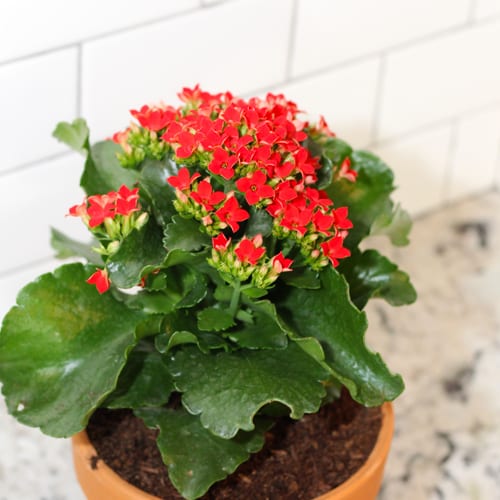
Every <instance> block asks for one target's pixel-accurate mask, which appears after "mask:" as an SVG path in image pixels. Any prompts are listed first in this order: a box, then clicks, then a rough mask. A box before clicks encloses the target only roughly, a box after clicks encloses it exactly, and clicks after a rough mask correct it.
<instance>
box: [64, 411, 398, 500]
mask: <svg viewBox="0 0 500 500" xmlns="http://www.w3.org/2000/svg"><path fill="white" fill-rule="evenodd" d="M393 431H394V413H393V409H392V405H391V404H390V403H385V404H384V405H383V406H382V427H381V429H380V433H379V436H378V439H377V442H376V443H375V446H374V448H373V450H372V452H371V454H370V456H369V457H368V460H367V461H366V462H365V464H364V465H363V466H362V467H361V468H360V469H359V470H358V471H357V472H356V473H355V474H354V475H353V476H351V477H350V478H349V479H348V480H347V481H345V482H344V483H342V484H341V485H340V486H338V487H337V488H335V489H333V490H331V491H330V492H328V493H325V494H324V495H321V496H320V497H317V498H316V499H315V500H375V498H376V496H377V493H378V491H379V489H380V486H381V484H382V477H383V473H384V465H385V462H386V460H387V456H388V454H389V449H390V446H391V440H392V434H393ZM72 441H73V461H74V464H75V470H76V475H77V477H78V481H79V482H80V485H81V487H82V490H83V492H84V493H85V495H86V496H87V499H88V500H103V499H104V498H105V499H106V500H158V498H157V497H155V496H152V495H149V494H148V493H145V492H144V491H141V490H139V489H138V488H136V487H135V486H132V485H131V484H129V483H127V482H126V481H124V480H123V479H122V478H121V477H120V476H119V475H118V474H116V473H115V472H113V470H111V469H110V468H109V467H108V466H107V465H106V464H105V463H103V462H102V461H98V462H97V464H94V466H95V468H93V467H92V463H93V457H95V456H96V455H97V452H96V450H95V448H94V447H93V446H92V444H91V442H90V441H89V439H88V436H87V433H86V432H85V431H82V432H80V433H79V434H76V435H75V436H73V438H72Z"/></svg>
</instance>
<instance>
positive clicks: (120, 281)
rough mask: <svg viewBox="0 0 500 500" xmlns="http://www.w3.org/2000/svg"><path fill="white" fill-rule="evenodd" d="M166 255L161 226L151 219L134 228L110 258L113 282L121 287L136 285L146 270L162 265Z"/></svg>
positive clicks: (109, 263) (108, 266) (108, 265)
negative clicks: (139, 227) (138, 227)
mask: <svg viewBox="0 0 500 500" xmlns="http://www.w3.org/2000/svg"><path fill="white" fill-rule="evenodd" d="M165 255H166V252H165V249H164V248H163V245H162V234H161V228H160V227H159V226H158V225H157V224H156V222H155V221H154V220H153V219H150V220H149V221H148V222H147V224H146V225H144V226H143V227H141V229H139V230H137V229H134V230H133V231H132V232H131V233H130V234H129V235H128V236H127V237H126V238H125V239H124V240H123V241H122V242H121V244H120V248H119V249H118V251H117V252H116V253H114V254H113V255H112V256H111V257H110V258H109V259H108V262H107V268H108V271H109V272H110V279H111V282H112V283H113V284H114V285H116V286H117V287H119V288H130V287H132V286H135V285H137V284H138V283H139V282H140V280H141V277H142V275H143V273H144V272H146V271H148V270H151V271H152V270H154V269H155V268H157V267H158V266H160V265H161V263H162V262H163V260H164V259H165Z"/></svg>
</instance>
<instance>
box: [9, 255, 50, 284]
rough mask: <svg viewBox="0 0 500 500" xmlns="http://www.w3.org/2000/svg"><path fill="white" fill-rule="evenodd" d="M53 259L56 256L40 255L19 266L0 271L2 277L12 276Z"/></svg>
mask: <svg viewBox="0 0 500 500" xmlns="http://www.w3.org/2000/svg"><path fill="white" fill-rule="evenodd" d="M53 259H55V257H54V256H50V257H49V256H46V257H40V258H39V259H36V260H32V261H29V262H26V263H24V264H19V265H17V266H14V267H11V268H10V269H6V270H4V271H0V279H4V278H10V277H11V276H14V275H15V274H19V273H21V272H23V271H26V270H27V269H31V268H34V267H36V266H39V265H41V264H45V263H48V262H50V261H51V260H53Z"/></svg>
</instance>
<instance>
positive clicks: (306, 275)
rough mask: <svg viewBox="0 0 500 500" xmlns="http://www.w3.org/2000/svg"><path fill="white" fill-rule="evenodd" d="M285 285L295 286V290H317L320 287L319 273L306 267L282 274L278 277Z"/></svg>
mask: <svg viewBox="0 0 500 500" xmlns="http://www.w3.org/2000/svg"><path fill="white" fill-rule="evenodd" d="M280 278H281V279H282V280H283V281H284V282H285V283H286V284H287V285H290V286H296V287H297V288H308V289H310V290H317V289H318V288H320V287H321V282H320V280H319V273H318V272H317V271H313V270H312V269H310V268H308V267H303V268H302V269H294V270H293V271H292V272H290V273H283V274H282V275H281V277H280Z"/></svg>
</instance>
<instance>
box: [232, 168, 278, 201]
mask: <svg viewBox="0 0 500 500" xmlns="http://www.w3.org/2000/svg"><path fill="white" fill-rule="evenodd" d="M266 181H267V176H266V174H265V173H264V172H262V170H257V171H256V172H254V173H253V174H252V175H251V176H250V177H243V178H241V179H238V180H237V181H236V187H237V188H238V189H239V190H240V191H241V192H242V193H245V198H246V200H247V202H248V204H249V205H255V204H256V203H258V202H259V201H261V200H263V199H266V198H272V197H273V196H274V189H273V188H272V187H271V186H269V185H268V184H266Z"/></svg>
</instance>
